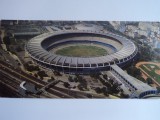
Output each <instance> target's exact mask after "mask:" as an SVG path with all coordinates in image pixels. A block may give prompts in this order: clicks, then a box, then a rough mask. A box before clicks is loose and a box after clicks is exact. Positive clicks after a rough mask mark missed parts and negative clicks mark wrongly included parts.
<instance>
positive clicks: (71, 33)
mask: <svg viewBox="0 0 160 120" xmlns="http://www.w3.org/2000/svg"><path fill="white" fill-rule="evenodd" d="M76 44H88V45H97V46H100V47H103V48H106V49H107V50H108V51H109V53H108V54H107V55H103V56H95V57H90V56H88V57H83V56H82V57H74V56H73V57H72V56H62V55H57V54H55V52H53V51H54V50H55V49H58V48H60V47H64V46H66V45H76ZM25 49H26V52H27V53H28V54H29V56H30V57H31V58H32V59H33V60H34V61H35V62H36V63H37V64H39V65H41V66H43V67H46V68H49V69H53V70H58V71H61V72H64V73H70V74H75V73H79V74H89V73H90V72H93V73H94V72H97V71H103V70H109V69H110V66H111V65H114V64H116V65H118V66H119V67H124V66H125V65H127V64H128V63H131V62H133V61H134V60H135V59H136V56H137V53H138V49H137V47H136V46H135V44H134V43H133V42H132V41H131V40H129V39H127V38H125V37H122V36H119V35H116V34H113V33H109V32H99V31H80V30H67V31H66V30H65V31H57V32H54V33H53V32H49V33H44V34H41V35H39V36H36V37H34V38H32V39H31V40H30V41H29V42H28V43H27V44H26V47H25Z"/></svg>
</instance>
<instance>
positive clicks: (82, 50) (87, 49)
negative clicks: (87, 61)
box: [55, 45, 107, 57]
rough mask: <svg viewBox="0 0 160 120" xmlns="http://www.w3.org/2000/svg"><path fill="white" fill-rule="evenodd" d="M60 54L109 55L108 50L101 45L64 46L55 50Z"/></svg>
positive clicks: (78, 55)
mask: <svg viewBox="0 0 160 120" xmlns="http://www.w3.org/2000/svg"><path fill="white" fill-rule="evenodd" d="M55 53H56V54H58V55H63V56H73V57H95V56H103V55H107V51H106V50H105V49H103V48H101V47H97V46H89V45H75V46H68V47H64V48H62V49H60V50H57V51H56V52H55Z"/></svg>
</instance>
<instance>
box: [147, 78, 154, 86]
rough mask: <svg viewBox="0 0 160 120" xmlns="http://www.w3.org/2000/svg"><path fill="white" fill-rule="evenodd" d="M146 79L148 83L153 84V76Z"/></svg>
mask: <svg viewBox="0 0 160 120" xmlns="http://www.w3.org/2000/svg"><path fill="white" fill-rule="evenodd" d="M146 81H147V83H148V84H149V85H150V84H153V80H152V79H151V78H149V77H148V78H147V79H146Z"/></svg>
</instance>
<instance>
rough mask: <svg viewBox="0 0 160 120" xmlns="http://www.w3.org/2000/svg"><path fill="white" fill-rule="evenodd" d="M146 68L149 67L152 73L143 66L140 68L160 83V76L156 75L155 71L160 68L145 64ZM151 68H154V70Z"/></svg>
mask: <svg viewBox="0 0 160 120" xmlns="http://www.w3.org/2000/svg"><path fill="white" fill-rule="evenodd" d="M145 66H146V67H148V68H149V69H150V70H151V71H149V70H148V69H146V68H145V67H144V66H143V65H140V68H142V69H143V70H144V71H145V72H146V73H148V74H149V75H150V76H151V77H152V78H154V79H155V80H156V81H157V82H158V83H160V75H158V74H156V72H155V70H160V68H159V67H158V66H157V65H153V64H145ZM151 66H154V68H152V67H151Z"/></svg>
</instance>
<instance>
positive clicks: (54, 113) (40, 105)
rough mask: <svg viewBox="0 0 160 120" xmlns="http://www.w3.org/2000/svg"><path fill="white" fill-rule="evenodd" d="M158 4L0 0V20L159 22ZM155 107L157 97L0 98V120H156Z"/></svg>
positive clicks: (145, 1)
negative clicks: (118, 98) (116, 98)
mask: <svg viewBox="0 0 160 120" xmlns="http://www.w3.org/2000/svg"><path fill="white" fill-rule="evenodd" d="M40 1H41V2H40ZM159 6H160V1H159V0H141V1H140V0H130V1H129V0H110V1H109V0H79V1H77V0H0V19H41V20H48V19H49V20H131V21H133V20H134V21H135V20H136V21H138V20H141V21H160V13H159V11H160V7H159ZM159 108H160V100H76V99H74V100H73V99H72V100H71V99H70V100H64V99H63V100H62V99H59V100H55V99H0V120H157V119H159V117H160V116H159Z"/></svg>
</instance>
